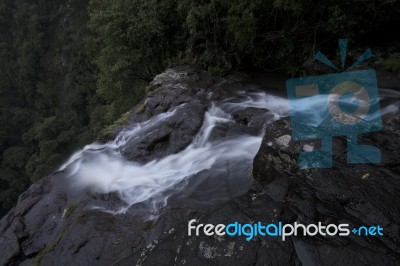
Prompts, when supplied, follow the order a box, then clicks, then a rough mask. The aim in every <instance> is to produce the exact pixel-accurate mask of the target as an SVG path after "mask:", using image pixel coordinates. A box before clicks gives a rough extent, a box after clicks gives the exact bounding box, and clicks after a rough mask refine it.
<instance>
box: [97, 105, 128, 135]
mask: <svg viewBox="0 0 400 266" xmlns="http://www.w3.org/2000/svg"><path fill="white" fill-rule="evenodd" d="M130 114H131V111H128V112H126V113H124V114H123V115H122V116H121V117H120V118H118V119H117V120H116V121H115V122H114V123H113V124H112V125H109V126H107V127H106V128H105V129H104V130H102V131H101V132H100V133H99V135H98V137H97V139H98V140H100V141H108V140H110V139H112V138H113V137H114V134H115V131H116V129H118V128H120V127H123V126H126V125H127V124H128V118H129V115H130Z"/></svg>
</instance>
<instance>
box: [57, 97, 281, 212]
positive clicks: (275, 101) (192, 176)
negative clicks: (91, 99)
mask: <svg viewBox="0 0 400 266" xmlns="http://www.w3.org/2000/svg"><path fill="white" fill-rule="evenodd" d="M235 95H236V96H235V97H232V98H229V99H225V100H224V101H221V102H216V103H211V104H210V106H209V108H208V110H207V111H206V113H205V117H204V122H203V125H202V127H201V128H200V130H199V131H198V133H197V135H196V136H195V137H194V139H193V141H192V143H191V144H190V145H189V146H188V147H186V148H185V149H184V150H182V151H180V152H179V153H176V154H171V155H168V156H166V157H164V158H158V159H156V160H153V161H150V162H148V163H144V164H141V163H138V162H134V161H128V160H127V159H126V158H124V157H123V156H122V155H121V153H120V151H121V150H123V149H124V145H125V144H126V143H127V141H128V140H130V139H132V138H137V137H138V136H140V135H141V134H144V132H145V130H146V129H148V128H149V127H152V126H154V125H157V124H158V123H162V122H163V121H165V120H166V119H167V118H168V117H171V116H172V115H173V114H174V113H175V112H176V110H178V109H179V108H182V106H178V107H176V108H174V109H173V110H170V111H168V112H165V113H162V114H160V115H157V116H154V117H152V118H150V119H149V120H148V121H146V122H143V123H138V124H135V125H133V126H132V127H131V128H127V129H125V130H123V131H121V132H120V133H119V135H118V136H117V137H116V138H115V140H114V141H112V142H109V143H106V144H99V143H94V144H90V145H87V146H85V147H84V148H83V149H82V150H81V151H79V152H77V153H75V154H74V155H72V156H71V158H70V159H69V160H68V161H67V162H66V163H65V164H64V165H62V166H61V168H60V170H64V171H66V172H67V173H68V175H69V176H70V179H71V180H72V185H73V186H74V187H76V188H90V189H91V190H93V191H96V192H99V193H109V192H116V193H118V195H119V197H120V198H121V199H122V200H123V201H124V203H125V206H123V207H120V208H118V209H116V210H106V211H112V212H115V213H120V212H126V211H127V210H128V209H130V208H131V207H132V206H134V205H135V204H141V205H143V204H144V205H145V206H146V207H145V208H146V209H147V211H148V215H149V217H148V218H153V217H154V216H155V215H157V212H158V211H159V210H160V209H161V208H162V207H164V206H166V205H167V204H168V202H169V201H171V202H177V201H179V202H180V204H184V203H183V202H186V203H188V202H190V203H188V204H193V203H196V204H199V205H204V204H205V205H209V204H215V203H220V202H224V201H226V200H229V199H230V198H232V197H235V196H238V195H240V194H242V193H244V192H246V191H247V190H248V188H249V186H250V183H251V164H252V159H253V158H254V156H255V154H256V153H257V151H258V149H259V147H260V144H261V140H262V136H261V132H262V130H261V128H260V130H259V133H260V134H259V135H258V136H252V135H236V136H235V135H234V136H232V137H224V138H217V139H212V137H211V135H212V133H213V130H215V129H216V127H219V126H226V127H230V126H233V125H235V124H237V122H236V121H235V120H234V119H233V118H232V116H231V114H232V113H234V112H235V111H238V110H242V109H245V108H247V107H255V108H261V109H264V110H265V123H270V122H272V121H274V120H277V119H279V118H281V117H283V116H286V115H287V107H286V100H285V99H284V98H280V97H277V96H272V95H268V94H266V93H264V92H259V93H247V94H246V93H245V92H243V91H242V92H238V93H236V94H235ZM183 198H185V200H183V201H182V200H180V199H183ZM93 207H96V208H101V206H93Z"/></svg>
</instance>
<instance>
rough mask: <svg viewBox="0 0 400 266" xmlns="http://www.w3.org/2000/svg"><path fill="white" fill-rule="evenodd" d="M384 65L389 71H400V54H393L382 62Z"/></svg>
mask: <svg viewBox="0 0 400 266" xmlns="http://www.w3.org/2000/svg"><path fill="white" fill-rule="evenodd" d="M382 66H383V67H384V68H385V70H387V71H390V72H393V73H400V54H392V55H391V56H389V57H388V58H387V59H385V60H384V61H383V62H382Z"/></svg>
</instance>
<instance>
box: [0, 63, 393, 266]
mask: <svg viewBox="0 0 400 266" xmlns="http://www.w3.org/2000/svg"><path fill="white" fill-rule="evenodd" d="M395 87H396V86H391V85H387V84H383V85H382V84H381V88H380V90H381V96H382V103H381V105H382V108H383V110H385V112H383V113H384V114H385V115H384V116H383V122H384V129H383V130H382V131H381V132H377V133H371V134H365V135H363V136H362V137H361V138H360V141H361V142H363V143H373V144H374V145H375V146H377V147H378V148H379V149H380V150H381V153H382V162H381V163H380V164H379V165H372V164H363V165H350V164H347V162H346V160H345V156H344V155H345V153H346V139H345V138H337V139H335V140H334V166H333V168H332V169H299V168H298V166H297V163H296V162H297V158H298V155H299V153H300V152H301V151H302V150H303V149H304V145H308V146H311V147H318V145H319V143H318V141H314V142H304V143H303V142H295V141H293V140H292V139H291V137H290V136H291V124H290V121H289V119H288V117H287V116H288V114H287V107H286V106H285V104H286V103H285V102H286V101H285V99H284V97H281V96H280V95H283V94H284V93H283V92H282V91H280V90H277V88H275V86H271V83H268V81H266V80H265V79H264V80H263V79H258V81H256V82H254V81H253V82H252V83H250V82H249V80H248V79H247V78H246V77H244V76H240V77H239V76H230V77H226V78H217V77H212V76H210V75H208V74H207V73H203V72H197V71H188V70H182V69H174V70H168V71H166V72H165V73H163V74H161V75H159V76H157V77H156V78H155V79H154V80H153V82H152V83H151V88H150V90H151V91H150V93H149V97H148V99H147V100H146V102H144V103H143V105H142V106H140V108H139V107H137V108H135V109H134V110H133V111H132V113H131V115H130V117H129V119H128V125H127V126H126V127H125V128H122V129H119V130H118V132H115V136H114V139H113V140H111V141H110V142H108V143H95V144H92V145H89V146H87V147H85V148H84V149H83V150H81V151H79V152H77V153H76V154H74V155H73V156H72V157H71V159H70V160H69V161H68V162H66V163H65V165H63V166H62V167H61V168H60V171H58V172H55V173H54V174H52V175H50V176H47V177H44V178H43V179H41V180H40V181H38V182H36V183H34V184H33V185H32V186H31V187H30V188H29V189H28V190H27V191H26V192H24V193H23V194H22V195H21V196H20V198H19V200H18V203H17V205H16V206H15V208H13V209H12V210H11V211H10V212H9V213H8V214H7V215H6V216H5V217H3V219H2V220H1V222H0V250H1V255H0V264H1V265H31V264H40V265H72V264H73V265H132V264H136V265H185V264H186V265H394V264H398V263H399V260H400V248H399V247H400V234H399V233H400V228H399V221H400V206H398V204H397V203H398V202H400V196H399V195H400V155H399V152H398V149H399V147H400V130H399V127H400V121H399V120H400V118H399V116H398V106H399V98H400V95H399V91H398V89H397V88H395ZM110 169H111V170H110ZM114 175H115V176H114ZM191 219H197V221H198V222H199V223H213V224H219V223H225V224H227V223H231V222H234V221H238V222H242V223H247V222H257V221H263V222H266V223H267V222H277V221H282V222H283V223H293V222H296V221H297V222H302V223H305V224H307V223H318V222H322V223H323V224H325V225H327V224H331V223H335V224H337V223H348V224H350V225H351V226H360V225H377V224H379V225H381V226H382V227H383V228H384V236H382V237H371V236H369V237H359V236H355V235H352V234H350V235H349V236H348V237H330V236H314V237H304V236H297V237H290V238H289V239H287V240H286V241H282V240H281V239H280V238H274V237H255V238H253V239H252V240H251V241H246V240H245V238H241V237H228V236H224V237H214V236H211V237H210V236H205V235H200V236H188V232H187V223H188V221H189V220H191Z"/></svg>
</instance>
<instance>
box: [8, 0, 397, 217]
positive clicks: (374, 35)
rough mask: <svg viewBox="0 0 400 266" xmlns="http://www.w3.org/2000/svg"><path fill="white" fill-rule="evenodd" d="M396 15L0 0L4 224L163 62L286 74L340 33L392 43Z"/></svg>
mask: <svg viewBox="0 0 400 266" xmlns="http://www.w3.org/2000/svg"><path fill="white" fill-rule="evenodd" d="M399 18H400V4H399V2H398V1H395V0H382V1H369V0H354V1H345V0H337V1H312V0H305V1H300V0H208V1H205V0H200V1H189V0H130V1H128V0H114V1H105V0H53V1H48V0H0V62H1V65H0V125H1V128H0V162H1V165H0V217H1V216H2V215H3V214H4V213H5V212H6V211H7V210H8V209H9V208H11V207H12V206H13V205H14V204H15V201H16V198H17V197H18V195H19V194H20V193H21V192H23V191H24V190H25V189H26V188H27V186H28V185H29V184H30V183H31V182H33V181H35V180H37V179H38V178H40V177H42V176H45V175H46V174H49V173H50V172H51V171H52V170H54V169H55V168H56V167H57V166H58V165H59V164H60V163H61V162H62V160H63V159H65V156H67V155H68V154H69V153H71V152H72V151H73V150H74V149H76V148H77V147H79V146H82V145H84V144H85V143H88V142H90V141H92V140H93V139H95V138H96V136H98V135H99V133H100V132H101V130H102V129H104V128H105V126H106V125H109V124H112V123H113V121H115V120H116V119H117V118H118V117H120V116H121V114H123V113H126V112H127V111H128V110H130V108H132V107H133V105H134V104H135V103H137V102H138V101H140V100H141V99H142V98H143V97H144V94H145V85H146V83H147V82H148V81H149V80H151V79H152V77H153V76H154V75H155V74H157V73H159V72H161V71H162V70H163V69H165V68H166V67H167V66H170V65H176V64H191V65H195V66H197V67H199V68H202V69H206V70H209V71H212V72H213V73H216V74H223V73H226V72H228V71H230V70H232V69H246V68H252V67H255V68H259V69H265V70H271V69H280V70H281V71H286V72H288V71H289V72H292V73H293V71H298V70H299V69H301V67H300V66H301V63H302V62H304V61H305V60H307V59H309V58H312V57H313V55H314V53H315V52H316V51H317V49H318V48H319V47H320V46H321V45H323V46H324V47H325V48H326V47H330V46H335V45H336V39H337V38H339V37H347V38H350V39H351V41H352V44H356V45H358V46H365V45H368V46H370V45H374V46H379V47H398V46H396V45H398V43H396V38H397V35H398V32H397V30H398V26H399V21H400V19H399ZM327 45H328V46H327ZM393 58H394V59H393ZM397 58H398V57H396V55H394V56H393V55H392V56H391V60H394V62H398V61H396V60H398V59H397ZM391 62H392V61H391Z"/></svg>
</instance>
